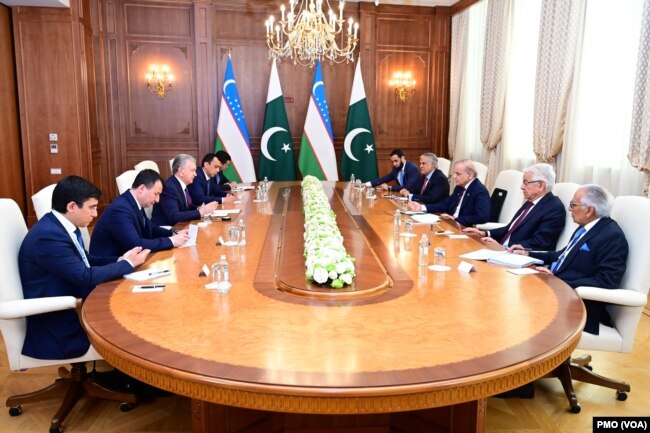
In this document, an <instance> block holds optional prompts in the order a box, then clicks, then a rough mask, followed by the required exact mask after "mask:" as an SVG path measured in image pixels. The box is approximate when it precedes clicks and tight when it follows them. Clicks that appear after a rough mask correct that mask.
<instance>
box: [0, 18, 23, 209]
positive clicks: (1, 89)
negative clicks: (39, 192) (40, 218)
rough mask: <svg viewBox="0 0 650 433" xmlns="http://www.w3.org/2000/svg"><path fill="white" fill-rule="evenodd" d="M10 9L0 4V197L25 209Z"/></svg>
mask: <svg viewBox="0 0 650 433" xmlns="http://www.w3.org/2000/svg"><path fill="white" fill-rule="evenodd" d="M12 42H13V37H12V32H11V10H10V9H9V8H8V7H6V6H4V5H0V107H2V108H0V131H2V132H1V133H0V137H2V141H1V142H0V161H2V165H3V167H2V170H0V197H5V198H11V199H13V200H14V201H15V202H16V203H18V206H20V208H21V209H22V210H23V213H24V212H25V209H26V208H25V183H24V180H23V170H22V161H21V149H20V123H19V119H18V89H17V88H16V70H15V62H14V49H13V43H12Z"/></svg>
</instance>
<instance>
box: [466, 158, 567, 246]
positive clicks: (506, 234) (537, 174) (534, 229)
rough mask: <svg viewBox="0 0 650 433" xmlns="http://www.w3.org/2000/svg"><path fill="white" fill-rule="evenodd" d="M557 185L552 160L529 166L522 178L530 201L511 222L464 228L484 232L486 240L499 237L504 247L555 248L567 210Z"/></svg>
mask: <svg viewBox="0 0 650 433" xmlns="http://www.w3.org/2000/svg"><path fill="white" fill-rule="evenodd" d="M553 185H555V170H553V167H552V166H551V165H550V164H535V165H533V166H531V167H528V168H526V169H525V170H524V176H523V180H522V182H521V189H522V191H523V193H524V199H525V200H526V201H525V202H524V204H523V205H522V206H521V208H519V210H518V211H517V213H516V214H515V216H514V217H513V218H512V220H511V221H510V222H509V223H508V225H506V226H504V227H500V228H498V229H494V230H488V231H486V232H483V231H481V230H479V229H476V228H473V227H468V228H466V229H464V230H463V231H464V232H465V233H475V234H480V235H481V236H484V237H483V239H482V240H483V241H486V242H495V241H496V242H499V243H501V244H502V245H503V246H504V247H509V246H510V245H515V244H518V245H520V246H522V247H524V248H528V249H531V250H539V251H551V250H554V249H555V244H556V243H557V240H558V238H559V237H560V234H561V233H562V230H563V229H564V223H565V222H566V211H565V210H564V205H563V204H562V202H561V201H560V199H559V198H557V197H556V196H554V195H553V193H552V192H551V191H552V190H553Z"/></svg>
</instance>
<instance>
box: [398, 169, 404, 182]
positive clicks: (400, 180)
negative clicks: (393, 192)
mask: <svg viewBox="0 0 650 433" xmlns="http://www.w3.org/2000/svg"><path fill="white" fill-rule="evenodd" d="M397 183H399V184H400V186H402V185H404V170H400V171H399V173H397Z"/></svg>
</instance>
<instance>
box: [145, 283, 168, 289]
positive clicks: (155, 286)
mask: <svg viewBox="0 0 650 433" xmlns="http://www.w3.org/2000/svg"><path fill="white" fill-rule="evenodd" d="M140 288H141V289H164V288H165V285H164V284H154V285H152V286H140Z"/></svg>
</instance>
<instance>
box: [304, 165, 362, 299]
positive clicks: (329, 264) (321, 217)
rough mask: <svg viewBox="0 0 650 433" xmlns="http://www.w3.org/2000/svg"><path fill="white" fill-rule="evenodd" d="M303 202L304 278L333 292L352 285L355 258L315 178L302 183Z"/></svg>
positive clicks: (306, 179) (305, 179) (321, 187)
mask: <svg viewBox="0 0 650 433" xmlns="http://www.w3.org/2000/svg"><path fill="white" fill-rule="evenodd" d="M302 202H303V211H304V213H305V266H306V268H307V270H306V272H305V276H306V277H307V279H308V280H309V281H313V282H315V283H317V284H320V285H322V286H329V287H332V288H334V289H340V288H342V287H343V286H345V285H347V284H352V278H353V277H354V275H355V274H354V258H353V257H351V256H350V255H348V253H347V251H345V247H344V246H343V236H342V235H341V232H340V231H339V227H338V225H337V224H336V214H335V213H334V211H333V210H332V208H331V207H330V204H329V200H328V198H327V196H326V195H325V191H323V185H322V184H321V182H320V180H318V179H317V178H316V177H314V176H306V177H305V178H304V179H303V181H302Z"/></svg>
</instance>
